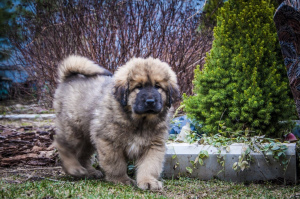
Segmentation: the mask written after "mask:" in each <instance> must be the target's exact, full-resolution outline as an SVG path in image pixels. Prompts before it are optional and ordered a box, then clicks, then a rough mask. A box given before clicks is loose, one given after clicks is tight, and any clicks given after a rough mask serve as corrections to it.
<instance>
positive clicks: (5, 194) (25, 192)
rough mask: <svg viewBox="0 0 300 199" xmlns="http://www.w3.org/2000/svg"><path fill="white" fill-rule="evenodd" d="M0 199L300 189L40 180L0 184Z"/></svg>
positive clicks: (282, 194)
mask: <svg viewBox="0 0 300 199" xmlns="http://www.w3.org/2000/svg"><path fill="white" fill-rule="evenodd" d="M0 186H1V188H0V198H300V185H288V186H283V185H278V184H272V183H268V182H267V183H264V184H248V185H245V184H243V183H229V182H222V181H220V180H211V181H200V180H196V179H190V178H181V179H179V180H177V179H176V180H164V190H163V191H160V192H151V191H142V190H140V189H138V188H136V187H132V186H123V185H114V184H112V183H108V182H104V181H100V180H79V181H75V180H72V179H71V178H64V179H63V180H62V179H60V180H55V181H54V180H52V179H50V180H49V179H43V180H37V181H34V180H32V179H31V181H26V182H22V183H11V182H7V181H5V180H0Z"/></svg>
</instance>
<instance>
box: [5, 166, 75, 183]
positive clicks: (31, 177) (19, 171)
mask: <svg viewBox="0 0 300 199" xmlns="http://www.w3.org/2000/svg"><path fill="white" fill-rule="evenodd" d="M0 178H1V179H2V180H4V181H5V182H7V183H17V184H18V183H24V182H26V181H38V180H44V179H47V180H51V181H58V180H61V179H63V178H69V177H68V176H66V174H65V173H64V172H63V170H62V167H60V166H56V167H12V168H1V171H0Z"/></svg>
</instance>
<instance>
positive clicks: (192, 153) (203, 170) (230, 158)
mask: <svg viewBox="0 0 300 199" xmlns="http://www.w3.org/2000/svg"><path fill="white" fill-rule="evenodd" d="M286 146H287V147H288V149H287V152H286V155H287V157H288V160H289V164H288V167H287V170H286V171H284V170H283V167H282V166H281V165H280V163H279V162H277V161H275V160H274V159H273V158H272V157H271V156H267V157H268V159H269V160H270V161H269V163H268V162H267V161H266V160H265V157H264V156H263V155H262V154H261V153H255V152H251V156H252V157H253V158H254V162H252V163H250V168H249V169H245V170H244V171H240V172H236V171H235V170H233V169H232V166H233V164H234V162H237V161H238V159H239V156H240V155H241V153H242V151H243V150H244V149H245V148H246V145H245V144H242V143H241V144H240V143H236V144H232V145H230V151H229V152H226V150H224V149H223V150H222V151H221V155H224V156H225V167H224V169H225V170H224V172H220V173H219V171H221V170H222V169H223V168H222V166H221V165H220V164H219V163H218V162H217V156H218V152H217V151H218V149H217V148H216V147H213V146H210V145H198V144H188V143H171V144H167V154H166V161H165V165H164V172H163V176H164V177H167V178H173V177H179V176H188V177H193V178H199V179H201V180H210V179H213V178H218V179H221V180H225V181H232V182H252V181H267V180H275V179H278V178H283V179H285V180H287V181H288V182H292V183H296V182H297V165H296V143H290V144H286ZM201 150H206V151H207V152H208V154H209V157H208V158H205V159H203V162H204V165H203V166H200V165H199V163H198V164H197V166H196V168H194V169H193V172H192V174H190V173H188V172H187V170H186V167H191V168H193V167H192V164H191V163H190V161H191V160H193V161H194V160H195V158H196V157H197V155H198V154H199V152H200V151H201ZM174 155H175V156H174ZM172 156H173V157H175V158H172ZM218 173H219V174H218Z"/></svg>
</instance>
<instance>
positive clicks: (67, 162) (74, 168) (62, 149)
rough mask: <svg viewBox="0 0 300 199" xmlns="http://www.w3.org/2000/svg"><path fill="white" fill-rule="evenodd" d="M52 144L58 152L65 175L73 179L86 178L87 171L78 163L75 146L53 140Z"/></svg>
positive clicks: (60, 140)
mask: <svg viewBox="0 0 300 199" xmlns="http://www.w3.org/2000/svg"><path fill="white" fill-rule="evenodd" d="M54 144H55V146H56V148H57V150H58V153H59V156H60V159H61V160H62V163H63V165H62V166H63V169H64V171H65V172H66V173H67V174H70V175H72V176H75V177H85V176H88V170H87V169H86V168H84V167H83V166H82V165H81V164H80V162H79V161H78V158H77V155H76V154H77V152H78V151H77V149H76V147H75V146H71V145H69V144H68V143H67V142H64V141H63V140H62V139H55V142H54Z"/></svg>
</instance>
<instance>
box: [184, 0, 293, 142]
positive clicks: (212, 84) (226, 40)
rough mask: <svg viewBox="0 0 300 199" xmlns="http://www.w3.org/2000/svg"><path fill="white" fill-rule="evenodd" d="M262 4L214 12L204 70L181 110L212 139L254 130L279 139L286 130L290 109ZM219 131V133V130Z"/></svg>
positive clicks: (266, 6)
mask: <svg viewBox="0 0 300 199" xmlns="http://www.w3.org/2000/svg"><path fill="white" fill-rule="evenodd" d="M274 11H275V9H274V6H273V5H272V4H271V3H270V1H266V0H248V1H244V0H229V1H227V2H225V3H224V6H223V7H222V8H220V9H219V14H218V18H217V26H216V27H215V29H214V41H213V47H212V49H211V51H210V53H209V54H207V59H206V63H205V65H204V69H203V70H202V71H201V70H200V69H199V67H198V68H196V70H195V78H194V81H193V84H194V88H193V93H194V95H192V96H186V95H184V100H183V103H184V105H185V111H186V112H187V114H188V116H189V117H190V118H191V119H195V120H197V121H198V122H199V123H201V124H203V125H204V127H203V130H204V132H207V133H209V134H217V133H218V132H220V130H221V129H220V128H221V127H220V126H223V128H225V126H226V131H228V132H236V131H246V132H249V131H250V132H252V131H254V135H266V136H268V137H280V136H282V134H283V133H284V131H285V130H287V129H288V128H290V127H291V123H290V122H282V121H290V119H291V118H292V117H294V116H295V106H294V103H293V100H292V98H291V96H290V89H289V86H288V78H287V75H286V69H285V66H284V64H283V59H282V56H281V53H280V49H279V43H278V40H277V33H276V29H275V25H274V22H273V13H274ZM222 131H224V129H222Z"/></svg>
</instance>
